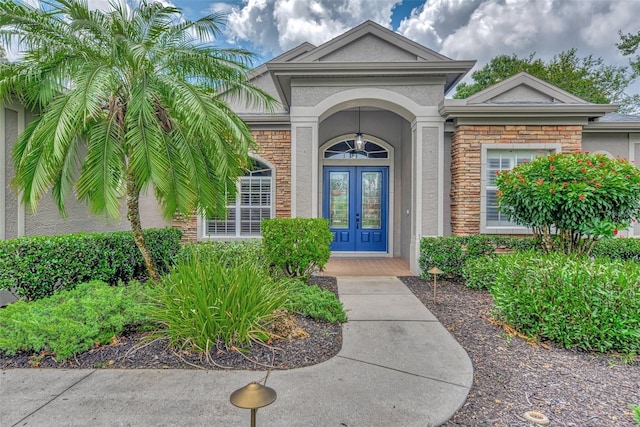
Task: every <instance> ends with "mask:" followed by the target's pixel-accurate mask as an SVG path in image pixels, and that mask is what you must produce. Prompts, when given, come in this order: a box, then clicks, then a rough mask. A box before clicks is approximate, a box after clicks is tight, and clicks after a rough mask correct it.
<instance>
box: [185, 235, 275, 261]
mask: <svg viewBox="0 0 640 427" xmlns="http://www.w3.org/2000/svg"><path fill="white" fill-rule="evenodd" d="M192 256H196V257H198V258H201V259H204V258H217V259H220V260H222V261H223V262H224V263H226V264H234V263H237V262H245V261H248V260H252V261H255V262H257V263H259V264H262V265H264V266H265V267H268V265H269V264H268V260H267V259H266V257H265V255H264V250H263V247H262V241H260V240H244V241H236V242H205V243H193V244H187V245H184V246H183V247H182V248H181V250H180V252H179V253H178V259H180V260H185V259H186V258H189V257H192Z"/></svg>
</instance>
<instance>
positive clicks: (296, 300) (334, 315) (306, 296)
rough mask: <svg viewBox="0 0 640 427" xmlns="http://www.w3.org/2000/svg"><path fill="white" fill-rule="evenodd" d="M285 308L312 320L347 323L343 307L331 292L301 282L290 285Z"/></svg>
mask: <svg viewBox="0 0 640 427" xmlns="http://www.w3.org/2000/svg"><path fill="white" fill-rule="evenodd" d="M286 308H287V309H288V310H289V311H293V312H296V313H300V314H303V315H305V316H309V317H311V318H313V319H319V320H326V321H328V322H341V323H343V322H346V321H347V315H346V313H345V311H344V307H343V305H342V303H341V302H340V300H338V298H336V296H335V295H334V294H333V292H329V291H328V290H326V289H322V288H320V287H318V286H316V285H311V286H310V285H307V284H305V283H303V282H301V281H295V282H294V283H293V284H292V286H291V289H290V291H289V293H288V300H287V305H286Z"/></svg>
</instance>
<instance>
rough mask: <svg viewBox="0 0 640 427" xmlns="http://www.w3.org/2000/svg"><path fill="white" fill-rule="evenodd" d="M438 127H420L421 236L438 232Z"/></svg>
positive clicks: (433, 234)
mask: <svg viewBox="0 0 640 427" xmlns="http://www.w3.org/2000/svg"><path fill="white" fill-rule="evenodd" d="M439 133H440V132H439V129H438V128H437V127H423V128H422V141H419V142H420V143H421V144H422V220H421V224H422V227H421V228H422V230H421V232H420V233H421V234H422V235H423V236H437V235H438V234H439V233H438V206H439V205H440V200H438V183H439V182H440V179H441V178H440V170H439V167H438V163H439V151H438V150H439V147H438V141H439Z"/></svg>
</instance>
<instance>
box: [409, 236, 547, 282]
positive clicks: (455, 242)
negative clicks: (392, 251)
mask: <svg viewBox="0 0 640 427" xmlns="http://www.w3.org/2000/svg"><path fill="white" fill-rule="evenodd" d="M535 246H536V240H535V239H533V238H532V237H523V238H518V237H504V236H496V235H473V236H449V237H423V238H422V240H421V241H420V257H419V259H418V265H419V266H420V268H421V269H422V276H423V278H428V277H427V275H428V273H427V271H428V270H430V269H431V268H432V267H436V266H437V267H438V268H440V270H442V271H443V272H445V274H447V275H448V276H449V277H450V278H452V279H454V280H460V279H462V277H463V272H462V269H463V267H464V265H465V263H466V262H467V261H468V260H470V259H474V258H481V257H485V256H488V255H491V254H493V253H494V252H495V251H496V249H507V250H526V249H533V248H535Z"/></svg>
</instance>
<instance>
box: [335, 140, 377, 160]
mask: <svg viewBox="0 0 640 427" xmlns="http://www.w3.org/2000/svg"><path fill="white" fill-rule="evenodd" d="M324 158H325V159H388V158H389V151H387V149H385V148H384V147H381V146H379V145H378V144H376V143H374V142H371V141H364V145H363V146H362V150H357V149H356V145H355V140H353V139H347V140H344V141H340V142H338V143H337V144H333V145H332V146H331V147H329V148H327V149H326V150H325V151H324Z"/></svg>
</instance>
